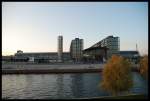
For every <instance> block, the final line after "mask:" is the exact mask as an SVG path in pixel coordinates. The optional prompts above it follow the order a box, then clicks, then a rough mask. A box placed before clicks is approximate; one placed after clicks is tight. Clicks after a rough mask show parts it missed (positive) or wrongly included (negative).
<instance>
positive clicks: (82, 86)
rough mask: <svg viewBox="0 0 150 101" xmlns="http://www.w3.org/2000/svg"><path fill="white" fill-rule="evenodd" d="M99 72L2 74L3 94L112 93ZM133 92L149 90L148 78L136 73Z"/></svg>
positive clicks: (33, 96) (72, 95) (65, 95)
mask: <svg viewBox="0 0 150 101" xmlns="http://www.w3.org/2000/svg"><path fill="white" fill-rule="evenodd" d="M101 79H102V77H101V75H100V74H99V73H84V74H42V75H2V97H9V98H12V99H16V98H17V99H24V98H29V99H55V98H76V97H77V98H80V97H97V96H105V95H109V94H108V93H107V92H105V91H103V90H102V88H100V87H99V85H100V83H101ZM133 80H134V87H133V88H132V89H131V90H130V91H131V93H144V94H148V82H147V81H146V80H145V79H143V78H142V77H141V76H140V75H139V74H138V73H133Z"/></svg>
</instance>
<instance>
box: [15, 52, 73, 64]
mask: <svg viewBox="0 0 150 101" xmlns="http://www.w3.org/2000/svg"><path fill="white" fill-rule="evenodd" d="M14 59H20V60H21V59H27V60H28V61H29V62H37V63H40V62H41V63H42V62H47V63H49V62H60V61H58V53H57V52H32V53H29V52H26V53H22V54H20V53H15V55H14ZM62 59H63V60H64V61H69V60H70V59H71V57H70V53H69V52H63V53H62Z"/></svg>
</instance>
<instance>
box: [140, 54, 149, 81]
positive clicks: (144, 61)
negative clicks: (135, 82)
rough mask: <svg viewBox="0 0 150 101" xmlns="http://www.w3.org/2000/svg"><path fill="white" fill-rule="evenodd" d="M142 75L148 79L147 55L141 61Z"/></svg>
mask: <svg viewBox="0 0 150 101" xmlns="http://www.w3.org/2000/svg"><path fill="white" fill-rule="evenodd" d="M140 74H141V75H142V76H144V77H145V78H148V56H147V55H145V56H144V57H143V58H141V59H140Z"/></svg>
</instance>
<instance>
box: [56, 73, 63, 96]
mask: <svg viewBox="0 0 150 101" xmlns="http://www.w3.org/2000/svg"><path fill="white" fill-rule="evenodd" d="M56 89H57V94H56V96H57V98H62V97H63V94H64V83H63V74H58V75H57V77H56Z"/></svg>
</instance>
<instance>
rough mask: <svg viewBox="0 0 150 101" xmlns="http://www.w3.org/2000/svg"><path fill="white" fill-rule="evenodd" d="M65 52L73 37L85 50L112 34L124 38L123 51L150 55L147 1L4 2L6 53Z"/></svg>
mask: <svg viewBox="0 0 150 101" xmlns="http://www.w3.org/2000/svg"><path fill="white" fill-rule="evenodd" d="M59 35H62V36H63V51H64V52H68V51H69V48H70V44H71V40H73V39H75V38H81V39H83V40H84V49H86V48H88V47H90V46H92V45H93V44H95V43H97V42H99V41H100V40H102V39H104V38H106V37H107V36H109V35H113V36H114V37H116V36H118V37H120V50H136V44H137V47H138V51H139V52H140V54H141V55H143V54H148V3H147V2H2V55H13V54H14V53H16V52H17V50H22V51H23V52H56V51H57V46H58V45H57V37H58V36H59Z"/></svg>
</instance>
